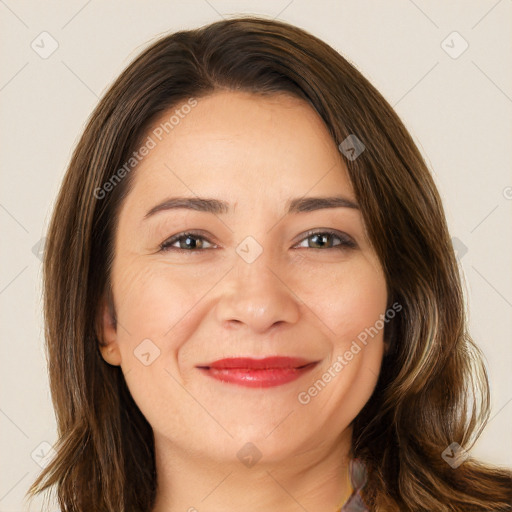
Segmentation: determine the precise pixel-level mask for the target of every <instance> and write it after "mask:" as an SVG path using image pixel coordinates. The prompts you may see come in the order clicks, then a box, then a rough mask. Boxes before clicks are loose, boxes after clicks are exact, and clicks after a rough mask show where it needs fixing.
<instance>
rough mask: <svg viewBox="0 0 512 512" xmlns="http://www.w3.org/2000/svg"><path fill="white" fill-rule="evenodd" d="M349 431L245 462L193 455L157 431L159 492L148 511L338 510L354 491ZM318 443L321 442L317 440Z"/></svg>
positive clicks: (271, 511) (156, 452)
mask: <svg viewBox="0 0 512 512" xmlns="http://www.w3.org/2000/svg"><path fill="white" fill-rule="evenodd" d="M350 443H351V429H350V428H349V429H347V430H346V431H345V432H343V433H342V435H341V436H340V437H339V438H337V439H336V440H335V442H333V443H331V444H329V443H325V444H321V445H320V446H317V447H315V448H314V449H308V450H307V451H304V452H303V453H300V454H296V455H293V456H290V457H289V458H287V459H286V460H279V461H272V462H265V460H264V459H265V458H264V457H262V458H261V459H260V460H259V461H258V462H257V463H256V464H255V465H254V466H252V467H246V466H244V465H243V464H242V463H241V462H240V461H239V460H238V458H236V457H235V458H234V459H233V460H212V459H206V458H198V457H193V456H191V455H190V453H187V452H183V451H181V450H180V449H179V448H177V447H176V446H175V445H173V444H172V443H170V442H169V441H168V440H166V439H162V438H159V437H158V436H157V435H156V434H155V454H156V469H157V475H158V481H157V485H158V490H157V495H156V502H155V506H154V508H153V511H152V512H203V511H206V510H207V511H208V512H226V511H227V510H229V511H238V510H240V511H241V510H243V511H244V512H256V511H261V510H266V511H268V512H277V511H279V512H292V511H294V512H296V511H297V510H301V509H302V510H314V511H315V512H336V511H338V510H339V509H340V507H341V505H342V504H343V503H344V502H345V501H346V500H347V499H348V497H349V496H350V494H351V492H352V488H351V485H350V477H349V470H348V464H349V460H350V455H349V454H350ZM319 444H320V443H319Z"/></svg>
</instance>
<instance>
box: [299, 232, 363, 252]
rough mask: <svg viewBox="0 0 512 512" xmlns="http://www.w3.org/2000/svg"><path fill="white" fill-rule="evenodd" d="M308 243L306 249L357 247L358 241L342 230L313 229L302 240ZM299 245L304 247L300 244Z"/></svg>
mask: <svg viewBox="0 0 512 512" xmlns="http://www.w3.org/2000/svg"><path fill="white" fill-rule="evenodd" d="M304 242H306V243H308V245H307V246H305V248H306V249H346V248H355V247H357V245H356V243H355V242H354V240H352V238H350V237H349V236H348V235H347V234H345V233H342V232H340V231H313V232H309V233H307V236H306V238H304V239H303V240H302V242H301V244H302V243H304ZM298 247H304V246H303V245H299V246H298Z"/></svg>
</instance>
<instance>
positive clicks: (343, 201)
mask: <svg viewBox="0 0 512 512" xmlns="http://www.w3.org/2000/svg"><path fill="white" fill-rule="evenodd" d="M324 208H353V209H356V210H357V209H359V205H358V204H357V203H356V202H354V201H352V200H351V199H347V198H346V197H341V196H333V197H298V198H296V199H292V200H289V201H288V202H287V212H286V214H287V215H289V214H291V213H302V212H312V211H314V210H322V209H324ZM175 209H187V210H196V211H199V212H206V213H213V214H215V215H221V214H225V213H228V212H229V209H230V206H229V203H227V202H226V201H221V200H219V199H209V198H205V197H170V198H167V199H165V200H164V201H162V202H161V203H158V204H157V205H156V206H153V208H151V209H150V210H149V211H148V212H147V213H146V215H145V216H144V219H147V218H149V217H151V216H152V215H154V214H155V213H158V212H161V211H166V210H175Z"/></svg>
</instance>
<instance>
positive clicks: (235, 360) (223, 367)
mask: <svg viewBox="0 0 512 512" xmlns="http://www.w3.org/2000/svg"><path fill="white" fill-rule="evenodd" d="M317 362H318V361H311V360H307V359H303V358H299V357H283V356H273V357H265V358H262V359H261V358H260V359H256V358H251V357H232V358H225V359H219V360H217V361H213V362H211V363H209V364H207V365H202V366H198V368H199V369H200V370H201V371H202V372H203V373H205V374H206V375H208V376H209V377H212V378H214V379H217V380H220V381H223V382H225V383H230V384H237V385H240V386H246V387H257V388H268V387H273V386H281V385H283V384H287V383H288V382H292V381H294V380H296V379H298V378H299V377H301V376H302V375H304V374H305V373H307V372H309V371H310V370H311V369H312V368H313V367H314V366H315V365H316V364H317Z"/></svg>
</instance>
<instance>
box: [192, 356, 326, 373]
mask: <svg viewBox="0 0 512 512" xmlns="http://www.w3.org/2000/svg"><path fill="white" fill-rule="evenodd" d="M315 362H316V361H311V360H309V359H304V358H302V357H287V356H270V357H264V358H254V357H227V358H224V359H218V360H217V361H212V362H211V363H208V364H204V365H199V366H198V368H215V369H235V368H240V369H255V370H261V369H273V368H279V369H281V368H296V369H297V368H302V367H304V366H307V365H309V364H312V363H315Z"/></svg>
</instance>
